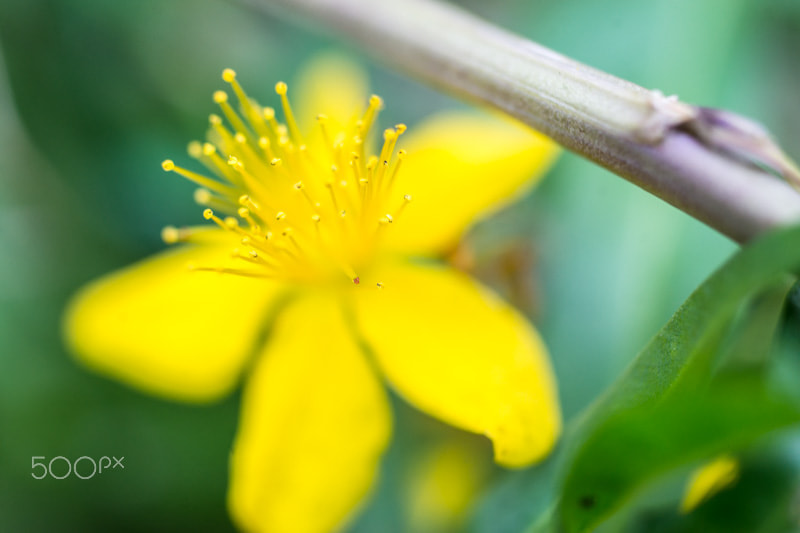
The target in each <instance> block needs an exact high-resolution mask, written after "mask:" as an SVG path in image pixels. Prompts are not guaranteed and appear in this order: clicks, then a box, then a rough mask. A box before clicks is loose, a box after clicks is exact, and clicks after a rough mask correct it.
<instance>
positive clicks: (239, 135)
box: [233, 131, 247, 144]
mask: <svg viewBox="0 0 800 533" xmlns="http://www.w3.org/2000/svg"><path fill="white" fill-rule="evenodd" d="M233 138H234V139H235V140H236V142H237V143H239V144H244V143H246V142H247V137H245V136H244V133H239V132H238V131H237V132H236V135H234V136H233Z"/></svg>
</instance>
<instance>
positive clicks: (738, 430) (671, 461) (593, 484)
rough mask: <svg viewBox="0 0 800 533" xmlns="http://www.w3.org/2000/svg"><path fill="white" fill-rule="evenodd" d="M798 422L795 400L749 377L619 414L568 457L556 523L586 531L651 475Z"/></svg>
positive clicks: (653, 475) (689, 462)
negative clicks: (774, 393)
mask: <svg viewBox="0 0 800 533" xmlns="http://www.w3.org/2000/svg"><path fill="white" fill-rule="evenodd" d="M726 381H727V380H726ZM797 422H800V406H798V404H797V403H796V402H794V401H789V400H787V399H782V398H780V397H777V396H772V395H769V394H766V393H765V392H764V391H763V389H762V387H761V384H760V383H759V381H757V380H752V379H751V380H748V381H746V382H740V381H738V380H737V381H735V382H733V383H727V382H726V383H724V384H716V385H715V386H713V387H712V388H710V389H709V390H708V391H706V392H704V393H702V394H700V393H693V394H680V395H675V396H673V397H671V398H670V400H669V401H666V402H664V403H662V404H660V405H658V406H656V407H655V408H652V407H650V406H639V407H635V408H632V409H630V410H628V411H625V412H619V413H617V414H615V415H614V416H612V417H611V418H609V419H607V420H606V421H605V422H604V424H603V425H602V426H601V427H599V428H598V429H597V430H596V431H595V432H593V433H592V435H591V436H590V437H589V439H588V440H587V441H586V442H585V444H584V446H583V448H582V450H581V452H580V453H579V454H578V455H577V456H576V457H575V459H574V460H573V462H572V465H571V468H570V472H569V474H568V476H567V479H566V481H565V485H564V489H563V494H562V497H563V499H562V504H561V507H560V519H561V523H562V526H563V528H564V529H565V530H566V531H568V532H572V531H586V530H590V529H592V528H593V527H595V526H596V525H597V524H598V523H600V522H601V521H602V520H603V519H604V518H605V517H606V516H607V515H608V514H610V513H611V512H612V511H614V509H616V508H618V507H619V506H620V505H621V504H622V503H624V501H625V500H626V499H627V498H629V497H631V496H633V495H634V493H635V491H637V490H638V489H641V488H642V487H643V486H644V484H645V483H646V482H648V481H650V480H653V479H655V478H656V477H657V476H658V475H660V474H663V473H666V472H668V471H669V470H671V469H673V468H677V467H680V466H684V465H688V464H691V463H693V462H696V461H698V460H701V459H703V458H707V457H710V456H712V455H714V454H717V453H722V452H724V451H728V450H732V449H734V450H735V449H741V448H742V447H744V446H746V445H748V444H751V443H752V442H753V441H754V440H756V439H757V438H759V437H761V436H763V435H764V434H766V433H768V432H771V431H774V430H776V429H780V428H783V427H786V426H789V425H791V424H795V423H797ZM610 465H613V466H611V467H610Z"/></svg>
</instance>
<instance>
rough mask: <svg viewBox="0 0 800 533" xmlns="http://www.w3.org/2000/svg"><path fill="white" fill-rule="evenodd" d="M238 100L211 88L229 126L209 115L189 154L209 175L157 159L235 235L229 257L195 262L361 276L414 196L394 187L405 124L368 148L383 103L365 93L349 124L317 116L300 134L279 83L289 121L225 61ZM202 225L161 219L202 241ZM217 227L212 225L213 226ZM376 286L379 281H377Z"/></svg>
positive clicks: (240, 269) (167, 233) (238, 270)
mask: <svg viewBox="0 0 800 533" xmlns="http://www.w3.org/2000/svg"><path fill="white" fill-rule="evenodd" d="M222 78H223V79H224V80H225V81H226V82H228V83H229V84H230V85H231V87H232V89H233V91H234V93H235V94H236V97H237V99H238V103H239V111H238V112H237V111H236V110H234V108H233V107H232V106H231V104H230V103H229V102H228V95H227V93H225V92H224V91H217V92H216V93H214V101H215V102H216V103H217V104H219V106H220V108H221V110H222V114H223V115H224V116H225V118H226V119H227V121H228V124H229V126H230V128H229V127H228V126H226V125H225V124H223V120H222V118H221V117H219V116H218V115H211V116H210V119H209V122H210V128H209V132H208V135H207V138H208V141H207V142H205V143H200V142H198V141H194V142H192V143H190V144H189V154H190V155H191V156H192V157H193V158H195V159H197V160H198V161H200V162H201V163H202V164H203V165H204V166H205V167H206V168H207V169H208V170H209V171H210V172H211V174H212V175H213V177H208V176H206V175H203V174H198V173H196V172H193V171H191V170H187V169H185V168H182V167H179V166H177V165H175V163H174V162H173V161H172V160H169V159H168V160H166V161H164V162H163V163H162V167H163V168H164V170H166V171H172V172H176V173H177V174H180V175H181V176H183V177H185V178H187V179H189V180H191V181H193V182H195V183H196V184H198V185H200V187H201V188H200V189H198V190H197V191H196V192H195V200H196V201H197V202H198V203H199V204H201V205H203V206H205V207H206V209H205V210H204V212H203V216H204V217H205V219H206V220H211V221H213V222H214V223H215V224H216V225H217V226H219V227H220V228H221V229H222V230H224V231H225V232H226V234H228V235H229V236H230V238H231V239H232V264H230V265H200V266H194V267H193V268H194V269H195V270H210V271H216V272H224V273H229V274H237V275H243V276H253V277H263V278H276V279H281V280H285V281H312V280H320V279H328V278H330V277H332V276H339V277H341V276H342V275H345V276H347V278H348V279H350V280H351V281H352V282H353V283H355V284H359V283H360V282H361V279H360V277H359V274H358V272H359V271H360V270H361V269H362V268H366V266H367V265H368V264H369V262H370V259H371V258H372V256H373V254H374V251H375V249H376V245H377V243H378V241H379V239H380V237H381V235H382V234H383V233H384V232H385V231H387V229H386V228H387V227H388V226H390V225H392V224H393V223H394V222H396V221H397V219H398V218H399V217H400V215H401V214H402V212H403V210H404V209H405V207H406V206H407V205H408V203H409V202H411V196H409V195H408V194H405V195H404V194H396V193H395V192H394V191H395V181H396V178H397V174H398V171H399V170H400V167H401V166H402V162H403V157H404V156H405V152H404V151H403V150H399V151H398V152H397V153H396V155H395V145H396V143H397V140H398V138H399V137H400V136H401V135H402V134H403V132H405V130H406V127H405V125H403V124H398V125H396V126H395V127H394V128H390V129H387V130H385V131H384V132H383V145H382V147H381V150H380V153H379V154H377V155H370V156H367V155H366V148H365V142H367V140H368V138H369V134H370V131H371V129H372V126H373V124H374V122H375V119H376V118H377V115H378V112H379V111H380V108H381V106H382V104H383V102H382V100H381V99H380V98H379V97H377V96H374V95H373V96H372V97H371V98H370V99H369V104H368V106H367V110H366V112H365V113H364V114H363V115H362V116H361V117H360V118H355V117H354V119H353V120H351V121H350V123H349V124H341V125H339V124H334V122H333V121H332V120H330V119H329V118H328V117H326V116H324V115H318V116H317V131H315V132H312V138H311V139H310V140H309V142H308V143H306V142H305V141H304V140H303V137H302V135H301V133H300V130H299V128H298V126H297V123H296V120H295V117H294V113H293V112H292V107H291V105H290V104H289V98H288V96H287V86H286V84H285V83H283V82H280V83H278V84H277V85H276V86H275V91H276V93H277V94H278V95H279V96H280V99H281V104H282V108H283V115H284V118H285V121H286V123H285V124H282V123H280V122H278V120H277V119H276V117H275V110H274V109H273V108H271V107H261V106H260V105H259V104H258V103H256V102H255V101H254V100H252V99H250V98H248V97H247V95H246V94H245V92H244V90H243V89H242V87H241V85H239V83H238V81H237V80H236V73H235V72H234V71H233V70H231V69H226V70H225V71H224V72H223V74H222ZM208 230H209V227H208V226H202V227H189V228H180V229H178V228H174V227H171V226H170V227H167V228H164V231H163V232H162V236H163V238H164V240H165V241H166V242H167V243H176V242H192V241H200V240H202V239H203V238H204V237H207V236H208ZM217 233H218V232H217ZM377 285H378V287H380V286H381V283H379V282H378V283H377Z"/></svg>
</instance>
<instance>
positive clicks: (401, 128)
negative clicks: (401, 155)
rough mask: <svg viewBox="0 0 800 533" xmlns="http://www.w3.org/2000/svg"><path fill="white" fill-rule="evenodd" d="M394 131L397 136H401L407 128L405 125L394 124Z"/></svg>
mask: <svg viewBox="0 0 800 533" xmlns="http://www.w3.org/2000/svg"><path fill="white" fill-rule="evenodd" d="M394 129H396V130H397V134H398V135H402V134H404V133H405V132H406V130H407V129H408V127H407V126H406V125H405V124H402V123H401V124H395V126H394Z"/></svg>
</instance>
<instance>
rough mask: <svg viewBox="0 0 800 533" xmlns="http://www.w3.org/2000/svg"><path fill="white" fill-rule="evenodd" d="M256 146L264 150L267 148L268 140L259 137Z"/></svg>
mask: <svg viewBox="0 0 800 533" xmlns="http://www.w3.org/2000/svg"><path fill="white" fill-rule="evenodd" d="M258 146H259V147H261V148H263V149H265V150H266V149H267V148H269V139H267V138H266V137H259V138H258Z"/></svg>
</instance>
